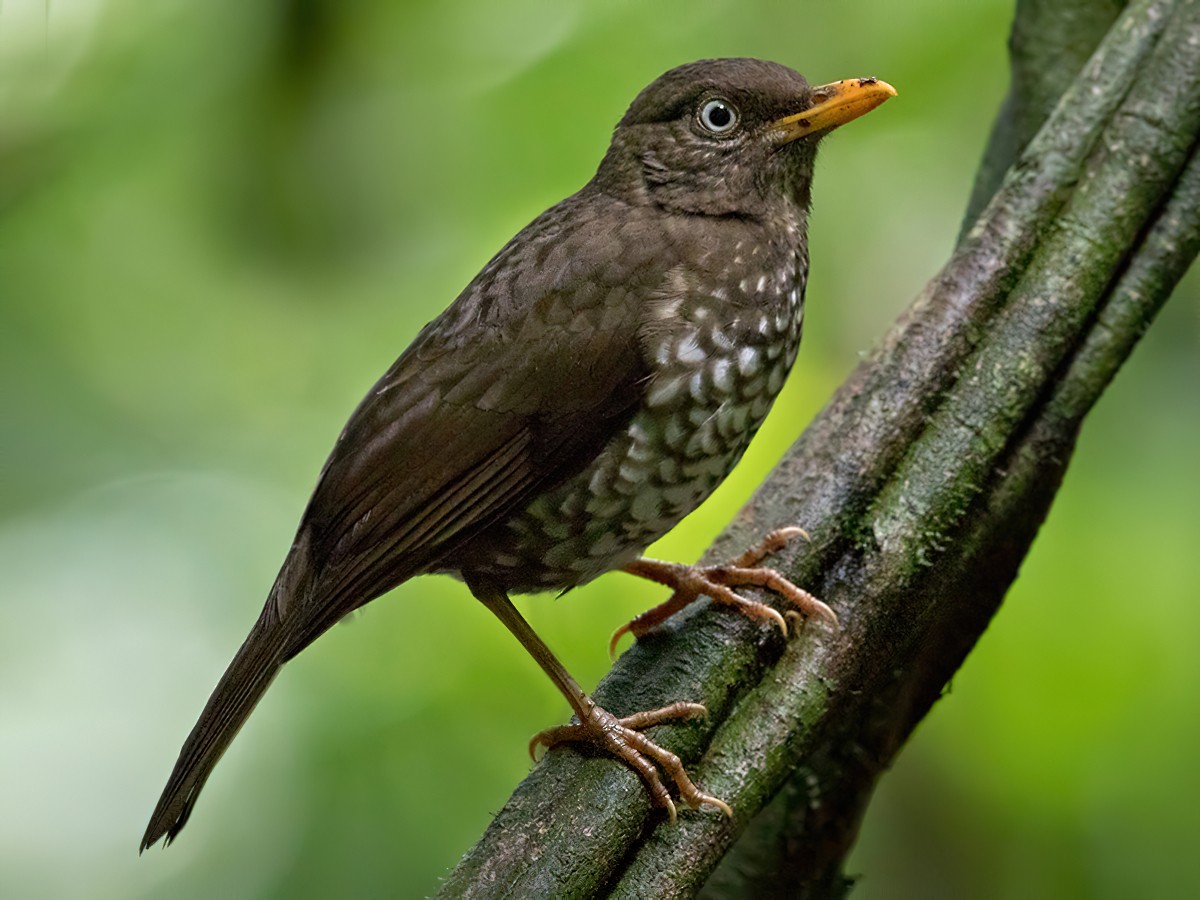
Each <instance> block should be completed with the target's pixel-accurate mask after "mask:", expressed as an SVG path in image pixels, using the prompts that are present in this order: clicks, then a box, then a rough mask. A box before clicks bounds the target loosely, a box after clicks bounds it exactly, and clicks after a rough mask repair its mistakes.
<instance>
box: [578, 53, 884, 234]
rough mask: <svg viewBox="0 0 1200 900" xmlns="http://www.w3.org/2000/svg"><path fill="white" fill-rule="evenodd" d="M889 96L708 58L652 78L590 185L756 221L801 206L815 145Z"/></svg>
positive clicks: (861, 82)
mask: <svg viewBox="0 0 1200 900" xmlns="http://www.w3.org/2000/svg"><path fill="white" fill-rule="evenodd" d="M895 94H896V91H895V90H894V89H893V88H892V86H891V85H889V84H887V83H886V82H883V81H878V80H877V79H874V78H853V79H849V80H846V81H837V82H833V83H832V84H825V85H821V86H819V87H813V86H811V85H809V83H808V82H807V81H806V80H805V79H804V77H803V76H802V75H800V74H799V73H797V72H794V71H792V70H791V69H789V68H787V67H786V66H781V65H779V64H778V63H772V62H765V61H763V60H759V59H709V60H701V61H700V62H694V63H689V64H687V65H684V66H679V67H678V68H676V69H672V70H670V71H669V72H667V73H666V74H664V75H662V76H660V77H659V78H658V79H656V80H655V81H654V82H653V83H651V84H650V85H649V87H647V88H646V89H645V90H643V91H642V92H641V93H640V94H638V96H637V98H636V99H635V100H634V101H633V103H632V104H631V105H630V107H629V111H628V112H626V113H625V116H624V118H622V119H621V121H620V122H619V123H617V127H616V130H615V131H614V132H613V139H612V144H611V145H610V146H609V149H608V153H607V154H606V155H605V157H604V161H603V162H602V163H601V164H600V169H599V171H598V172H597V173H596V179H595V184H596V186H597V187H599V188H600V189H602V190H605V191H607V192H609V193H612V194H615V195H617V196H620V197H622V198H623V199H625V200H627V201H629V202H634V203H649V204H654V205H657V206H659V207H661V208H663V209H667V210H670V211H674V212H683V213H693V214H701V215H716V216H728V215H739V216H762V215H765V214H766V213H767V212H768V211H769V210H770V209H771V208H772V206H773V205H774V204H778V203H779V202H780V201H782V200H784V199H785V198H790V199H792V200H794V201H795V202H797V203H799V204H801V205H802V206H804V207H807V205H808V199H809V182H810V179H811V177H812V168H813V161H814V159H815V158H816V149H817V142H818V141H819V140H820V139H821V138H822V137H823V136H825V135H826V134H828V133H829V132H830V131H831V130H832V129H834V128H836V127H837V126H839V125H842V124H844V123H846V122H849V121H850V120H852V119H856V118H858V117H859V116H861V115H863V114H864V113H867V112H869V111H870V110H872V109H874V108H875V107H876V106H878V105H879V104H881V103H883V102H884V101H885V100H887V99H888V98H889V97H893V96H895Z"/></svg>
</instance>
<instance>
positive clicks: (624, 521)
mask: <svg viewBox="0 0 1200 900" xmlns="http://www.w3.org/2000/svg"><path fill="white" fill-rule="evenodd" d="M761 255H762V257H763V258H762V259H761V260H758V259H756V255H755V254H753V253H752V251H751V250H750V249H749V248H747V250H746V256H745V260H746V264H743V265H741V266H739V267H738V269H739V270H740V271H736V272H727V273H726V274H727V276H729V277H726V278H723V279H712V280H710V281H709V283H708V284H703V283H698V282H696V281H695V280H693V282H692V283H691V284H690V285H689V287H688V289H687V290H686V291H685V292H680V293H676V294H673V295H668V296H667V297H665V298H663V299H662V300H661V301H660V302H659V305H658V306H657V308H656V310H655V312H654V314H655V315H657V316H659V317H660V326H659V327H652V328H650V330H649V332H648V334H649V335H650V340H649V342H648V343H647V344H646V346H645V348H644V350H645V353H646V355H647V357H648V362H649V366H650V370H651V373H652V374H651V376H650V378H649V379H648V381H647V383H646V388H645V393H644V395H643V398H642V402H641V404H640V406H639V408H638V409H637V410H636V412H635V413H634V415H633V417H632V418H631V420H630V421H629V422H628V424H627V425H626V426H625V427H624V428H623V429H621V430H620V431H619V432H618V433H616V434H615V435H614V436H613V437H612V438H611V439H610V440H609V441H608V442H607V444H606V445H605V446H604V447H603V449H602V450H601V451H600V453H599V454H598V455H597V456H596V457H595V458H594V459H593V460H592V461H591V462H590V463H589V464H587V465H586V466H585V467H584V469H583V470H582V471H581V472H579V473H578V474H576V475H575V476H573V477H571V478H570V479H568V480H567V481H566V482H564V483H562V484H560V485H558V486H557V487H554V488H553V489H551V490H548V491H546V492H544V493H541V494H539V495H537V496H536V497H535V498H534V499H533V500H532V501H531V502H530V503H529V504H528V505H527V506H526V507H525V508H524V509H522V510H521V511H520V512H518V513H516V514H515V515H513V516H511V517H510V518H509V519H508V520H507V521H506V522H505V523H503V525H502V526H500V527H499V528H497V529H496V530H494V531H493V532H492V534H491V535H490V536H489V544H490V545H491V547H492V550H491V552H490V553H489V554H488V557H489V559H488V563H487V566H486V568H485V571H486V573H487V574H489V575H491V576H493V577H495V578H497V579H498V580H500V581H501V582H502V583H504V584H506V585H508V586H509V587H510V589H511V590H513V591H516V592H521V591H536V590H546V589H563V588H567V587H571V586H574V585H577V584H581V583H583V582H586V581H589V580H591V579H592V578H595V577H596V576H598V575H600V574H603V573H604V572H607V571H610V570H612V569H614V568H619V567H620V566H622V565H624V564H625V563H627V562H629V561H631V560H632V559H634V558H635V557H637V556H638V555H640V554H641V553H642V552H643V551H644V550H645V548H646V547H647V546H649V545H650V544H651V543H653V542H654V541H655V540H657V539H658V538H660V537H661V536H662V535H664V534H666V533H667V532H668V531H670V530H671V529H672V528H673V527H674V526H675V525H676V524H677V523H678V522H679V521H680V520H681V519H683V518H684V516H686V515H687V514H688V513H690V512H692V511H693V510H694V509H695V508H696V507H697V506H699V505H700V504H701V503H702V502H703V501H704V500H705V499H706V498H707V497H708V496H709V495H710V494H711V493H712V492H713V491H714V490H715V489H716V487H717V486H718V485H719V484H720V483H721V482H722V481H723V480H724V479H725V477H726V476H727V475H728V474H729V473H730V471H732V470H733V468H734V466H735V465H736V464H737V463H738V461H739V460H740V459H741V457H742V454H743V453H744V452H745V450H746V448H747V446H748V445H749V443H750V440H751V438H753V437H754V435H755V433H756V432H757V431H758V428H759V426H760V425H761V424H762V422H763V420H764V419H765V418H766V415H767V413H768V411H769V410H770V408H771V405H772V403H773V402H774V400H775V398H776V397H777V396H778V394H779V392H780V390H781V389H782V387H783V383H784V380H785V378H786V376H787V373H788V371H789V370H790V369H791V366H792V364H793V363H794V362H795V359H796V353H797V350H798V348H799V343H800V336H801V331H802V325H803V315H804V287H805V279H806V276H807V265H806V260H805V258H804V256H803V254H802V253H801V252H789V253H784V254H761ZM769 257H773V261H774V265H770V264H769V263H768V258H769ZM753 262H760V263H761V265H758V266H757V267H756V266H754V265H753V264H751V263H753ZM652 324H653V323H652Z"/></svg>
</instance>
